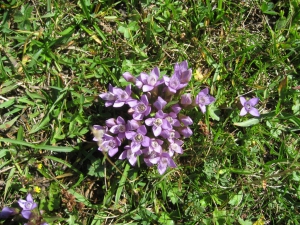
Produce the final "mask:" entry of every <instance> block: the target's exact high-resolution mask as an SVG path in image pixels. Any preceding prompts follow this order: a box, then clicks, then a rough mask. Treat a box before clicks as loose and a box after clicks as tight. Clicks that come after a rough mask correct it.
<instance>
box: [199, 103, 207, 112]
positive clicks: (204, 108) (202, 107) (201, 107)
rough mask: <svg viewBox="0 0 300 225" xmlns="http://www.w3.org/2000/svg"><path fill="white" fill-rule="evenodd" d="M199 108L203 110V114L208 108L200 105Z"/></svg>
mask: <svg viewBox="0 0 300 225" xmlns="http://www.w3.org/2000/svg"><path fill="white" fill-rule="evenodd" d="M199 108H200V109H201V111H202V113H205V112H206V106H205V105H199Z"/></svg>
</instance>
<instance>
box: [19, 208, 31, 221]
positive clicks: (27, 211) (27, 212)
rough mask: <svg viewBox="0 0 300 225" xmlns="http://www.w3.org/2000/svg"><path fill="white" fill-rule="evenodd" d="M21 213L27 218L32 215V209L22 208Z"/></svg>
mask: <svg viewBox="0 0 300 225" xmlns="http://www.w3.org/2000/svg"><path fill="white" fill-rule="evenodd" d="M21 214H22V216H23V217H24V218H25V219H29V217H30V215H31V211H30V210H22V212H21Z"/></svg>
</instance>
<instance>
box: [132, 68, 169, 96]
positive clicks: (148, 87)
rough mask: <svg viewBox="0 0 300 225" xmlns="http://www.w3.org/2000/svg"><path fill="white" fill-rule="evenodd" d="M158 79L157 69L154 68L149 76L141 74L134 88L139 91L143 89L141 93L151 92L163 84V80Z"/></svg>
mask: <svg viewBox="0 0 300 225" xmlns="http://www.w3.org/2000/svg"><path fill="white" fill-rule="evenodd" d="M158 78H159V69H158V67H155V68H154V69H153V70H152V71H151V72H150V75H148V74H146V73H144V72H143V73H141V74H140V76H139V77H138V79H137V80H136V86H137V87H138V88H140V89H143V92H148V91H152V90H153V89H154V88H155V87H157V86H158V85H160V84H162V83H163V80H158Z"/></svg>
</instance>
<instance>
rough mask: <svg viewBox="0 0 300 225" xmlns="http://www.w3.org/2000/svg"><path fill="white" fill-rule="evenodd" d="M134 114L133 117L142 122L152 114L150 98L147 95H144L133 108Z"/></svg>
mask: <svg viewBox="0 0 300 225" xmlns="http://www.w3.org/2000/svg"><path fill="white" fill-rule="evenodd" d="M133 110H134V113H133V115H132V117H133V119H135V120H142V119H143V118H144V116H148V115H149V114H150V112H151V107H150V106H149V102H148V98H147V96H146V95H142V97H141V101H139V102H138V103H136V105H135V106H133Z"/></svg>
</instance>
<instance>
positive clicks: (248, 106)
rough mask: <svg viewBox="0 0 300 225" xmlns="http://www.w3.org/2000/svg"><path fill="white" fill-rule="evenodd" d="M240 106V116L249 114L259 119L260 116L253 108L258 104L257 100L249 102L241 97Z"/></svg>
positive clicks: (253, 99) (252, 99)
mask: <svg viewBox="0 0 300 225" xmlns="http://www.w3.org/2000/svg"><path fill="white" fill-rule="evenodd" d="M240 101H241V104H242V106H243V108H242V110H241V112H240V116H245V115H246V114H247V113H250V114H251V115H252V116H256V117H259V116H260V114H259V112H258V110H257V109H256V108H254V106H255V105H256V104H257V103H258V101H259V98H251V99H250V100H248V101H247V100H246V99H245V98H244V97H243V96H241V97H240Z"/></svg>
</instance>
